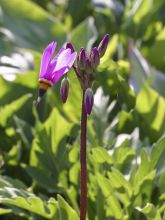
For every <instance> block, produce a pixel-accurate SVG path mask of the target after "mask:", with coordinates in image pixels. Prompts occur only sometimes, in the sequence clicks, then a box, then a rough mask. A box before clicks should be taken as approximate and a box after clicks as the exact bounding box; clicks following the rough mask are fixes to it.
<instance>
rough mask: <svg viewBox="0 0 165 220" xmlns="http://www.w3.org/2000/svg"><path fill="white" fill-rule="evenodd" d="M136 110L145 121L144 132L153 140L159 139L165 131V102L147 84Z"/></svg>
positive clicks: (142, 90) (141, 93)
mask: <svg viewBox="0 0 165 220" xmlns="http://www.w3.org/2000/svg"><path fill="white" fill-rule="evenodd" d="M136 110H137V112H138V113H139V115H140V117H141V118H142V121H143V124H142V125H143V130H144V132H145V133H146V134H147V135H148V136H150V138H151V140H156V139H157V138H159V137H160V136H161V135H162V134H163V132H164V130H165V100H164V99H163V97H161V96H159V94H158V93H157V92H156V91H155V90H153V89H151V88H150V87H149V86H148V85H147V84H146V85H144V87H143V88H142V89H141V91H140V93H139V94H138V96H137V100H136Z"/></svg>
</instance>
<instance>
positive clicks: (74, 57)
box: [67, 52, 77, 68]
mask: <svg viewBox="0 0 165 220" xmlns="http://www.w3.org/2000/svg"><path fill="white" fill-rule="evenodd" d="M76 57H77V52H74V53H72V54H71V55H70V57H69V60H68V63H67V66H69V68H71V67H72V66H73V63H74V61H75V59H76Z"/></svg>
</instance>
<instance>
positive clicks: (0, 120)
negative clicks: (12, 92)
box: [0, 94, 32, 127]
mask: <svg viewBox="0 0 165 220" xmlns="http://www.w3.org/2000/svg"><path fill="white" fill-rule="evenodd" d="M30 97H32V95H31V94H27V95H23V96H22V97H21V98H19V99H17V100H15V101H13V102H11V103H10V104H7V105H5V106H3V107H0V125H1V126H3V127H4V126H6V124H7V122H8V120H9V119H10V118H11V117H12V116H13V115H14V114H15V113H16V112H17V111H18V110H19V109H20V108H21V107H22V106H23V105H24V104H25V103H26V101H27V100H28V99H29V98H30Z"/></svg>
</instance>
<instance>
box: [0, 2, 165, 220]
mask: <svg viewBox="0 0 165 220" xmlns="http://www.w3.org/2000/svg"><path fill="white" fill-rule="evenodd" d="M108 2H109V3H108ZM164 8H165V3H164V1H163V0H158V1H157V0H153V1H151V0H145V1H141V0H132V1H122V0H116V1H106V0H105V1H71V0H70V1H69V0H68V1H65V0H64V1H54V2H53V1H49V0H45V1H37V0H35V1H29V0H24V1H22V0H12V1H5V0H0V9H1V10H0V17H1V19H0V24H1V27H0V33H1V34H0V55H1V59H0V74H1V75H0V88H1V92H0V168H1V169H0V215H1V219H2V220H8V219H29V220H40V219H52V220H56V219H57V220H59V219H60V220H77V219H79V196H80V193H79V188H80V187H79V186H80V182H79V168H80V165H79V134H80V128H79V120H80V113H81V111H80V109H81V90H80V88H79V84H78V82H77V79H76V77H75V75H74V72H73V71H71V72H70V73H69V74H68V77H69V79H70V94H69V99H68V101H67V103H66V104H65V105H63V104H62V102H61V101H60V97H59V84H57V85H56V86H55V87H54V88H51V89H49V90H48V92H47V94H46V96H45V97H44V98H43V100H42V102H41V104H40V106H39V108H38V109H35V108H34V106H33V100H34V99H35V97H36V96H37V89H38V82H37V80H38V72H39V65H40V58H41V55H42V54H41V51H42V49H43V48H44V47H45V46H46V45H47V44H48V43H49V42H50V41H51V40H54V39H55V40H57V41H58V42H59V46H61V45H62V44H63V42H65V41H67V40H71V41H72V42H73V43H74V45H75V48H76V49H77V50H79V49H80V47H81V46H85V47H86V48H87V50H89V49H90V47H91V46H92V45H93V44H95V43H98V42H99V40H100V37H101V36H102V35H103V34H104V33H110V35H111V41H110V43H109V45H108V50H107V52H106V54H105V56H104V57H103V58H102V60H101V64H100V66H99V68H98V70H97V74H96V82H95V84H94V85H93V86H94V90H95V105H94V109H93V112H92V115H91V116H90V117H89V118H88V136H87V142H88V148H87V159H88V160H87V165H88V217H87V218H88V219H89V220H110V219H117V220H119V219H121V220H124V219H125V220H130V219H135V220H141V219H144V220H145V219H151V220H159V219H165V214H164V213H165V205H164V204H165V186H164V181H165V163H164V157H165V136H164V131H165V100H164V95H165V92H164V82H165V74H164V72H165V67H164V60H165V54H164V48H165V34H164V27H163V26H164V22H165V18H164V14H163V13H162V11H163V9H164Z"/></svg>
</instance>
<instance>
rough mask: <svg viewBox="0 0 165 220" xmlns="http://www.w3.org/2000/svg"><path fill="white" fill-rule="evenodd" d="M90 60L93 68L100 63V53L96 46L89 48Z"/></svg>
mask: <svg viewBox="0 0 165 220" xmlns="http://www.w3.org/2000/svg"><path fill="white" fill-rule="evenodd" d="M90 60H91V66H92V68H93V69H96V67H97V66H98V65H99V63H100V55H99V51H98V49H97V48H96V47H94V48H93V49H92V50H91V54H90Z"/></svg>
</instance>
